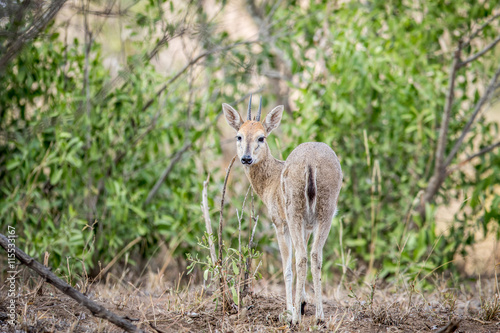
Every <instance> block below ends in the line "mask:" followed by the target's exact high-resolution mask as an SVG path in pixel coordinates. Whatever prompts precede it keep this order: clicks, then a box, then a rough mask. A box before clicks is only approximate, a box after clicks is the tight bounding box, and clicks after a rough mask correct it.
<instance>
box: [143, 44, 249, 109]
mask: <svg viewBox="0 0 500 333" xmlns="http://www.w3.org/2000/svg"><path fill="white" fill-rule="evenodd" d="M257 42H258V41H247V42H237V43H233V44H230V45H228V46H223V47H216V48H213V49H211V50H208V51H205V52H203V53H201V54H199V55H198V56H196V57H195V58H193V59H192V60H191V61H190V62H188V63H187V64H186V65H185V66H184V67H183V68H182V69H181V70H180V71H178V72H177V74H175V75H174V76H173V77H171V78H170V80H168V81H167V83H165V84H164V85H163V86H162V87H161V88H160V89H158V91H157V92H156V94H155V97H153V98H151V99H150V100H149V101H148V102H146V104H145V105H144V107H143V108H142V111H145V110H146V109H148V108H149V107H150V106H151V105H152V104H153V103H154V101H155V99H156V98H158V97H159V96H160V95H161V94H162V93H163V92H164V91H165V90H166V89H167V88H168V86H169V85H171V84H172V83H173V82H174V81H176V80H177V79H178V78H179V77H180V76H181V75H182V74H184V72H185V71H187V70H188V68H189V67H191V66H193V65H195V64H196V63H197V62H198V61H200V60H201V59H203V58H205V57H207V56H209V55H211V54H214V53H218V52H223V51H227V50H230V49H232V48H234V47H236V46H239V45H249V44H254V43H257Z"/></svg>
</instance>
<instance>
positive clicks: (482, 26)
mask: <svg viewBox="0 0 500 333" xmlns="http://www.w3.org/2000/svg"><path fill="white" fill-rule="evenodd" d="M499 17H500V13H498V14H496V15H493V16H492V17H490V18H489V19H487V20H486V22H484V23H483V24H482V25H481V26H480V27H479V28H477V29H476V30H475V31H474V32H473V33H472V34H471V35H470V36H469V38H468V39H467V42H466V43H465V44H464V45H469V44H470V42H471V41H472V40H473V39H474V38H476V37H477V36H478V35H479V34H480V33H481V32H482V31H483V30H484V28H486V27H487V26H488V25H489V24H490V23H491V22H493V21H494V20H496V19H497V18H499Z"/></svg>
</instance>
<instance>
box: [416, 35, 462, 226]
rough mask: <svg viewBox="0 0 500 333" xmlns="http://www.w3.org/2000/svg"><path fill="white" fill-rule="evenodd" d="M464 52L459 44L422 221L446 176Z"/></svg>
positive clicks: (451, 71) (426, 190)
mask: <svg viewBox="0 0 500 333" xmlns="http://www.w3.org/2000/svg"><path fill="white" fill-rule="evenodd" d="M461 52H462V42H459V43H458V47H457V49H456V50H455V54H454V57H453V63H452V65H451V68H450V79H449V80H450V81H449V84H448V92H447V96H446V103H445V106H444V110H443V117H442V120H441V128H440V130H439V137H438V142H437V148H436V155H435V164H434V174H433V176H432V177H431V179H430V181H429V184H428V185H427V188H426V189H425V192H424V195H423V197H422V201H421V204H420V206H419V208H418V211H419V213H420V216H421V217H422V219H424V218H425V204H427V203H428V202H430V201H431V200H432V198H433V197H434V195H435V194H436V193H437V191H438V190H439V188H440V187H441V184H442V183H443V180H444V178H445V176H446V169H445V164H444V154H445V150H446V142H447V139H448V127H449V124H450V116H451V109H452V106H453V101H454V98H455V80H456V78H457V71H458V69H459V68H460V54H461Z"/></svg>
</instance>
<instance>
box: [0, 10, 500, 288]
mask: <svg viewBox="0 0 500 333" xmlns="http://www.w3.org/2000/svg"><path fill="white" fill-rule="evenodd" d="M12 4H14V5H21V4H22V3H21V2H19V3H18V2H12ZM42 7H43V5H42ZM42 10H43V8H38V7H35V6H34V5H29V6H26V8H25V10H24V11H23V12H22V14H20V15H18V16H20V19H14V18H13V16H12V15H10V16H9V15H6V14H4V15H2V17H1V18H0V29H1V31H2V32H3V33H2V34H0V55H1V54H2V53H3V54H4V55H5V54H6V52H8V51H9V50H11V48H12V45H13V43H14V41H15V40H16V38H18V36H19V34H21V33H24V32H26V31H28V30H29V29H30V27H32V24H33V22H34V21H36V20H37V19H39V16H37V15H39V13H40V12H41V11H42ZM499 12H500V4H499V2H498V1H486V2H483V1H427V0H426V1H419V2H413V1H385V0H384V1H380V0H372V1H312V0H311V1H265V0H264V1H252V0H248V1H218V0H211V1H201V0H200V1H169V0H158V1H153V0H150V1H145V0H139V1H130V0H115V1H104V0H102V1H95V0H82V1H76V2H67V3H65V4H64V6H63V7H62V9H61V10H60V11H59V13H58V14H57V16H56V19H55V20H52V21H51V22H50V24H48V26H47V27H46V28H45V29H44V30H43V31H42V32H41V33H39V34H37V35H36V36H35V37H34V38H33V39H31V40H29V41H26V43H25V44H24V45H23V47H22V48H21V49H20V50H18V52H16V53H15V55H14V56H13V57H11V58H10V59H9V61H8V62H5V63H4V64H3V63H2V64H1V65H2V68H1V70H2V72H1V75H0V121H1V125H0V126H1V128H0V193H1V194H0V216H1V221H0V231H1V232H3V233H5V232H6V230H7V226H8V225H10V226H15V227H16V232H17V234H18V235H19V240H18V242H17V244H18V246H20V247H21V248H22V249H24V250H25V251H26V252H27V253H28V254H30V255H32V256H34V257H35V258H37V259H38V260H41V261H43V256H44V252H46V251H47V252H49V253H50V257H49V262H50V265H52V266H53V267H54V268H56V269H59V270H60V271H62V272H63V273H66V274H68V271H69V270H72V271H73V273H75V272H76V273H77V274H81V273H82V272H83V269H84V267H85V270H86V271H87V274H89V275H90V276H96V274H97V273H98V272H99V271H100V269H102V268H103V267H104V266H106V265H107V264H108V263H109V262H110V261H111V260H112V259H113V258H115V256H117V254H118V253H119V252H120V251H123V253H121V256H120V257H119V259H120V261H119V263H121V264H123V263H124V262H125V261H127V262H129V263H133V264H135V265H136V268H135V269H134V270H133V272H135V273H137V274H140V273H141V271H143V269H144V268H146V269H150V270H153V271H155V270H157V269H158V268H159V267H162V266H163V265H164V262H165V260H166V259H165V258H166V257H168V258H171V259H174V260H172V263H171V264H170V265H172V266H173V265H175V267H176V268H177V270H178V271H179V272H181V271H183V270H184V269H185V267H186V266H187V264H188V263H187V262H186V260H185V258H186V257H185V254H186V253H192V254H193V253H197V252H200V251H201V250H200V247H199V245H198V238H200V237H202V236H203V233H204V231H205V227H204V220H203V216H202V212H201V209H200V203H201V192H202V187H203V181H204V180H206V179H207V176H208V175H209V174H210V182H209V185H208V190H209V193H208V197H209V206H210V207H211V211H210V213H211V217H212V222H213V224H214V226H213V227H214V230H217V229H216V226H217V221H218V216H219V210H220V196H221V190H222V184H223V181H224V175H225V169H226V167H227V166H228V164H229V161H230V159H231V158H232V156H233V155H234V153H235V147H234V146H235V144H234V133H233V130H232V129H231V128H229V126H227V124H226V123H225V120H224V119H223V117H221V113H222V110H221V103H223V102H225V103H233V105H234V106H235V107H236V108H237V109H238V110H240V112H242V113H245V111H244V110H245V108H246V103H247V101H248V97H249V94H251V93H253V94H255V96H254V101H255V100H258V98H255V97H258V96H259V95H260V96H263V99H264V113H266V112H267V111H269V110H271V108H272V107H274V106H276V105H278V104H284V105H285V110H286V112H285V115H284V117H283V120H282V123H281V126H280V128H279V129H278V130H277V131H275V133H273V135H272V137H271V138H270V140H269V142H270V144H271V150H272V152H273V154H274V155H275V157H277V158H286V156H288V154H289V153H290V152H291V151H292V150H293V148H294V147H296V146H297V145H298V144H300V143H302V142H307V141H322V142H326V143H327V144H329V145H330V146H331V147H332V148H333V149H334V150H335V151H336V153H337V154H338V155H339V157H340V159H341V164H342V168H343V171H344V185H343V188H342V191H341V195H340V199H339V215H338V217H337V218H335V219H334V221H333V228H332V231H331V234H330V237H329V239H328V242H327V245H326V246H325V254H324V262H325V263H324V266H323V267H324V268H323V272H324V274H326V275H327V276H328V277H330V278H332V277H334V276H338V275H339V274H338V273H339V272H341V271H343V270H345V269H346V268H347V267H349V268H350V269H351V270H353V271H355V272H358V273H359V274H360V275H363V274H366V273H369V272H378V273H379V274H380V277H383V278H387V279H391V278H394V277H395V276H396V275H398V274H401V273H402V274H405V275H406V276H409V277H414V276H416V275H418V274H420V276H426V275H428V274H430V273H431V272H433V271H436V272H442V271H447V272H453V273H461V274H463V275H471V274H476V273H483V274H492V272H493V271H494V269H495V259H494V258H495V256H494V254H495V252H496V250H497V248H496V239H498V235H499V228H498V224H499V221H500V185H499V184H500V149H499V148H498V146H496V148H492V149H490V150H488V149H486V150H488V151H487V152H484V153H481V154H479V155H478V156H477V157H475V158H473V159H471V160H467V157H468V156H471V155H473V154H475V153H477V152H480V151H481V149H483V148H485V147H486V148H488V147H491V145H495V144H496V143H497V142H498V140H499V137H500V136H499V131H498V124H499V119H500V116H499V112H500V111H499V107H498V105H496V103H495V102H496V99H497V96H498V94H497V92H498V89H496V90H495V88H498V84H497V83H498V82H497V81H495V84H494V86H493V88H494V89H493V90H494V91H493V92H492V93H491V95H489V96H488V99H487V102H486V103H485V104H484V106H483V107H482V108H481V110H480V113H479V115H478V117H477V118H476V119H474V121H473V125H472V127H471V130H470V132H468V133H467V135H466V136H465V140H464V142H463V144H461V145H459V149H458V152H457V154H456V155H455V156H452V158H451V160H450V163H449V165H447V166H446V172H447V173H446V177H445V179H443V181H442V184H440V186H439V191H438V192H437V193H435V194H434V195H432V197H431V198H430V200H429V202H428V203H426V204H421V202H422V198H423V195H424V193H425V192H426V189H428V187H429V182H430V180H431V178H432V177H433V175H434V172H435V165H436V154H435V152H436V149H437V142H438V138H439V131H440V128H442V126H443V123H442V118H443V112H444V111H443V110H444V109H445V104H446V100H447V92H448V86H449V82H450V73H451V71H452V63H453V57H454V52H455V50H456V49H457V47H458V45H459V43H460V42H461V41H468V38H469V37H471V34H473V33H474V31H478V29H481V28H482V24H484V23H489V24H488V25H487V26H485V27H484V29H481V30H480V33H478V34H477V36H473V37H475V38H473V39H472V40H471V41H470V43H465V44H464V46H463V49H462V50H461V59H462V60H465V59H466V58H468V57H470V56H473V55H474V54H476V53H477V52H480V51H481V50H483V49H484V48H485V47H487V46H488V45H489V44H490V43H493V42H495V40H496V39H497V38H498V36H499V35H500V28H499V27H500V19H499V18H498V15H497V14H498V13H499ZM495 15H496V16H495ZM16 34H17V35H16ZM16 36H17V37H16ZM499 57H500V47H499V46H498V45H497V44H494V45H493V47H492V48H491V49H490V50H489V52H487V53H485V54H484V55H482V56H481V57H479V58H478V59H477V60H475V61H472V62H471V63H470V64H468V65H467V66H463V67H462V68H460V69H458V70H457V71H456V73H457V75H456V84H455V90H454V93H453V95H454V97H455V98H454V101H453V103H452V105H451V109H450V110H451V117H450V120H449V130H448V133H447V136H446V137H445V141H444V142H445V144H446V145H445V152H446V154H448V153H449V152H450V151H451V149H452V147H453V145H454V143H455V142H456V140H457V139H458V138H459V136H460V135H461V133H462V131H463V129H464V126H465V124H466V123H467V122H468V121H469V120H470V119H471V115H472V114H473V111H474V106H475V105H476V103H478V101H480V99H481V98H482V97H483V96H485V93H486V89H487V87H488V84H489V82H490V80H492V78H493V77H494V73H495V71H496V70H497V67H498V66H499V61H498V59H499ZM461 162H463V163H461ZM457 165H458V166H459V167H457ZM157 182H158V184H160V186H159V187H158V190H157V191H156V192H155V191H153V188H154V187H155V184H156V183H157ZM247 189H248V181H247V179H246V177H245V176H244V173H243V171H242V167H241V165H240V163H239V162H238V161H237V162H236V163H235V165H234V167H233V169H232V174H231V177H230V179H229V184H228V192H227V194H226V207H225V210H224V213H225V226H226V227H225V228H224V240H225V242H226V244H228V245H231V246H233V247H234V246H237V237H235V235H236V233H237V230H238V226H237V216H236V210H237V209H238V210H240V209H241V206H242V202H243V197H244V195H245V193H246V192H247ZM256 204H257V206H256V209H257V213H258V214H259V215H260V221H259V223H260V224H259V225H258V229H257V230H258V231H257V235H256V241H257V248H258V249H259V250H260V251H262V252H263V253H264V255H263V257H262V260H263V265H262V268H261V271H262V272H263V274H264V275H265V276H270V275H271V274H274V273H276V272H278V271H279V270H280V269H281V264H280V260H279V252H278V246H277V243H276V241H275V236H274V230H273V228H272V227H271V222H270V221H269V219H267V212H266V209H265V207H264V206H263V205H262V204H261V203H260V200H258V199H257V200H256ZM246 214H247V217H245V218H244V219H243V229H244V239H247V237H248V232H249V231H248V223H249V218H248V212H247V213H246ZM488 237H489V239H493V241H492V242H491V248H488V249H489V250H486V254H485V255H480V257H481V258H483V259H485V260H486V261H485V262H484V263H483V266H484V267H479V268H467V265H466V259H467V258H470V257H471V256H473V255H474V254H473V253H472V252H473V251H474V249H475V248H474V246H473V243H474V242H476V241H480V240H484V239H488ZM203 251H204V250H203ZM203 253H205V252H203ZM205 254H207V253H205ZM152 258H153V259H152ZM463 258H465V261H464V259H463ZM490 259H491V264H490V261H488V260H490ZM169 260H170V259H169ZM488 272H489V273H488Z"/></svg>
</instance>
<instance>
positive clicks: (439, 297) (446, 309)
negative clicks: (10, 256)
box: [0, 274, 500, 332]
mask: <svg viewBox="0 0 500 333" xmlns="http://www.w3.org/2000/svg"><path fill="white" fill-rule="evenodd" d="M182 281H185V279H183V280H182ZM134 282H135V283H132V282H129V281H127V280H126V279H124V278H123V276H121V277H115V276H114V275H111V274H109V275H108V278H107V281H106V282H104V283H100V284H87V283H86V282H85V281H81V282H80V283H79V284H78V285H79V286H81V287H80V288H82V289H83V288H85V289H86V290H87V295H88V296H89V297H90V298H92V299H93V300H95V301H97V302H98V303H100V304H102V305H104V306H106V307H107V308H108V309H110V310H111V311H113V312H116V313H118V314H120V315H122V316H127V317H128V318H130V319H132V320H133V321H134V323H135V324H136V325H138V326H140V327H141V328H142V329H144V330H145V331H148V332H216V331H219V332H306V331H329V332H376V331H384V332H386V331H391V332H417V331H419V332H426V331H430V332H432V331H434V332H437V331H438V330H439V329H441V328H443V327H446V326H447V324H448V323H449V322H450V321H454V322H459V324H458V325H459V329H458V331H459V332H472V331H474V332H497V331H499V330H500V299H499V295H498V292H497V290H498V286H497V283H496V281H495V280H494V279H490V280H484V279H482V280H478V281H477V282H470V283H468V284H465V283H462V284H460V285H458V286H455V287H453V288H446V287H441V286H440V284H443V285H446V284H447V283H446V281H441V282H436V285H435V290H434V291H432V292H424V291H420V290H418V289H417V288H414V287H412V288H409V287H405V284H404V283H403V284H402V285H400V286H396V285H393V284H387V285H385V286H383V287H381V286H379V285H377V284H376V283H372V284H369V285H366V286H358V285H354V286H351V290H345V288H338V286H329V287H326V288H325V296H326V297H325V301H324V305H325V318H326V320H325V322H324V323H319V324H318V323H316V320H315V319H314V307H313V306H312V305H311V303H308V305H307V307H306V313H305V317H304V321H303V322H302V323H301V324H299V325H297V326H294V327H290V326H289V325H288V324H287V323H286V322H285V320H284V318H285V317H286V316H285V313H284V311H283V309H284V304H285V299H284V288H283V286H281V285H279V284H272V283H269V282H268V281H262V282H261V283H260V284H258V285H255V286H254V287H253V293H252V294H251V295H249V296H247V297H246V298H245V299H244V300H243V302H244V306H242V308H241V310H240V311H239V313H238V311H237V310H236V309H232V310H231V311H230V312H228V313H225V314H222V311H221V307H220V306H218V304H217V303H216V302H214V301H213V300H214V298H215V296H216V295H214V294H213V293H211V292H210V290H206V289H203V288H202V287H201V286H193V285H192V284H191V283H189V282H187V283H186V282H183V283H181V279H180V278H178V279H177V280H174V281H163V279H162V278H159V277H158V276H156V275H155V274H149V275H147V276H146V277H144V278H142V279H141V280H139V281H134ZM18 283H19V284H20V285H21V286H22V293H21V295H20V296H19V297H17V299H16V312H17V315H18V325H17V327H15V328H14V327H9V326H8V325H7V323H6V321H5V320H3V319H2V313H4V312H6V299H7V298H6V291H5V290H4V289H1V288H0V331H1V332H16V330H18V331H17V332H19V330H20V331H22V332H120V331H121V330H120V329H118V328H117V327H115V326H113V325H112V324H110V323H108V322H105V321H103V320H101V319H99V318H95V317H93V316H92V315H91V314H90V313H89V312H88V311H87V310H86V309H85V308H83V307H82V306H80V305H78V304H76V303H75V302H74V301H73V300H72V299H70V298H68V297H67V296H66V295H64V294H62V293H60V292H59V291H57V290H55V289H54V288H53V287H52V286H49V285H44V286H43V288H41V289H40V288H39V286H38V285H37V284H38V279H36V278H35V279H33V278H30V277H23V278H20V279H19V280H18ZM379 284H380V283H379ZM83 286H85V287H83ZM308 292H309V294H310V296H312V290H308ZM349 296H351V297H349ZM311 299H312V297H311Z"/></svg>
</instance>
